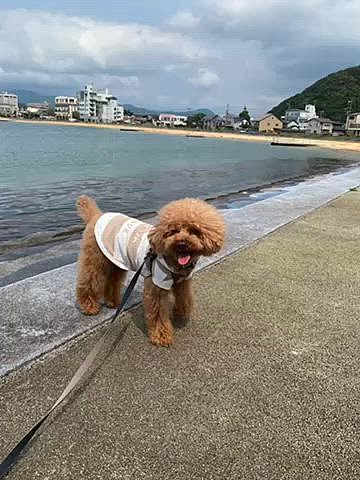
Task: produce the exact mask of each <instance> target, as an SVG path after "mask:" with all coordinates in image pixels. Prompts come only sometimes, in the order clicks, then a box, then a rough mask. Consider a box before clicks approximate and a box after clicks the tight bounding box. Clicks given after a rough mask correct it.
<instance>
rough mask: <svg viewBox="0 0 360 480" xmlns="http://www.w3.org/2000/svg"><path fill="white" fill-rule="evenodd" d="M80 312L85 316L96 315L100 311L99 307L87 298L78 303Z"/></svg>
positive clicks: (98, 304)
mask: <svg viewBox="0 0 360 480" xmlns="http://www.w3.org/2000/svg"><path fill="white" fill-rule="evenodd" d="M79 306H80V309H81V311H82V312H83V313H84V314H85V315H97V314H98V313H99V312H100V310H101V305H100V303H98V302H95V300H93V299H92V298H88V299H87V300H85V301H84V302H81V303H79Z"/></svg>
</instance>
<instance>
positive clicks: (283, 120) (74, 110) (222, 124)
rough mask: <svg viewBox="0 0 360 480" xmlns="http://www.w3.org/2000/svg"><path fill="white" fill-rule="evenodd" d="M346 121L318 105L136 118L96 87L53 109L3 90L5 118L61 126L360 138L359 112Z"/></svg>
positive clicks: (0, 112)
mask: <svg viewBox="0 0 360 480" xmlns="http://www.w3.org/2000/svg"><path fill="white" fill-rule="evenodd" d="M346 113H347V114H346V121H345V122H344V123H343V122H339V121H337V120H333V119H330V118H327V117H326V115H325V112H323V111H321V112H318V111H317V110H316V105H313V104H307V105H304V108H303V109H300V108H290V107H289V108H288V109H287V110H286V111H285V115H282V116H281V117H280V118H278V117H277V116H276V115H274V114H273V113H272V112H268V113H267V114H266V115H264V116H263V117H262V118H259V119H254V118H252V117H251V116H250V113H249V112H248V110H247V108H246V106H245V107H244V108H243V110H242V111H241V112H240V113H239V114H238V115H236V114H233V113H230V111H229V106H228V105H227V106H226V109H225V113H224V114H223V115H221V114H215V113H208V114H205V113H201V112H199V113H196V114H194V115H184V114H176V113H168V112H162V113H158V114H147V113H146V114H135V113H133V112H131V111H129V110H126V109H125V108H124V106H123V105H121V104H119V102H118V99H117V97H116V96H114V95H112V94H111V93H110V92H109V89H108V88H105V89H98V88H96V87H95V86H94V85H92V84H87V85H85V87H84V89H83V90H80V91H79V92H78V93H77V94H76V96H65V95H59V96H56V97H54V102H53V105H51V104H50V103H49V102H47V101H44V102H41V103H26V104H24V103H22V102H21V99H19V97H18V95H16V94H15V93H11V92H7V91H0V117H5V118H20V119H40V120H47V121H62V122H64V121H65V122H90V123H98V124H124V125H142V126H148V127H151V126H154V127H166V128H191V129H197V130H205V131H234V132H239V133H250V132H252V133H263V134H269V133H271V134H298V135H302V136H333V137H338V136H345V135H346V136H359V135H360V113H359V112H350V111H347V112H346Z"/></svg>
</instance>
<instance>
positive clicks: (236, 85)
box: [0, 0, 360, 116]
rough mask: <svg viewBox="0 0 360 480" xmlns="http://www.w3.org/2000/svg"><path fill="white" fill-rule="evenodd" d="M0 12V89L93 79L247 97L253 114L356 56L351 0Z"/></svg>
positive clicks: (216, 98) (170, 96)
mask: <svg viewBox="0 0 360 480" xmlns="http://www.w3.org/2000/svg"><path fill="white" fill-rule="evenodd" d="M154 9H156V6H154ZM168 11H169V9H167V12H168ZM167 15H168V13H167ZM0 16H1V19H2V20H1V28H0V88H6V87H11V86H13V87H15V86H22V87H27V88H34V89H35V90H41V89H44V90H47V91H51V92H52V93H57V92H59V93H62V92H64V91H67V92H71V91H76V90H77V89H78V88H79V86H80V85H82V84H84V83H85V82H87V81H93V82H95V83H96V84H98V85H99V86H105V85H106V86H109V87H110V88H111V89H112V90H113V91H114V93H116V94H117V95H118V96H119V98H120V99H123V101H126V102H137V103H140V104H142V105H148V106H152V107H157V106H161V108H163V107H164V108H165V107H174V108H177V107H179V108H186V107H189V106H194V107H198V106H209V107H211V108H214V109H217V110H222V111H223V109H224V108H225V104H226V103H230V106H231V108H232V109H233V110H234V111H238V110H239V109H240V108H242V106H243V105H244V104H246V105H247V106H248V107H249V108H250V110H251V111H252V112H253V113H254V114H255V115H256V116H258V115H260V114H262V113H264V112H265V111H267V110H268V109H269V108H270V107H271V106H273V104H275V103H277V102H278V101H280V100H281V99H282V98H284V97H286V96H288V95H291V94H294V93H296V92H297V91H299V90H302V89H303V88H305V87H306V86H308V84H309V83H311V82H313V81H315V80H317V79H318V78H320V77H321V76H323V75H325V74H328V73H330V72H331V71H334V70H337V69H339V68H345V67H347V66H351V65H354V64H357V63H358V44H359V41H360V29H359V28H358V18H359V17H360V2H359V1H358V0H342V1H340V0H311V1H310V0H302V2H289V1H281V0H266V2H265V1H263V0H252V1H251V2H250V1H249V0H226V1H224V0H200V3H199V2H195V0H194V1H193V2H190V0H189V2H187V4H186V9H184V10H180V11H176V10H174V11H173V13H172V15H170V16H168V17H167V18H162V17H161V14H160V10H159V15H158V16H159V20H158V24H157V25H154V24H153V25H151V26H150V25H146V24H137V23H129V22H127V23H119V22H117V23H110V22H104V21H100V20H94V19H91V18H85V17H74V16H69V15H65V14H61V13H49V12H45V11H44V12H41V11H30V10H10V11H0ZM154 17H156V15H155V14H154Z"/></svg>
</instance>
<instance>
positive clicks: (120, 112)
mask: <svg viewBox="0 0 360 480" xmlns="http://www.w3.org/2000/svg"><path fill="white" fill-rule="evenodd" d="M77 99H78V108H79V114H80V119H81V120H84V121H85V122H101V123H114V122H120V121H122V120H123V119H124V108H123V106H122V105H118V102H117V98H116V97H114V96H113V95H111V94H110V93H109V90H108V89H107V88H106V89H105V90H97V89H96V88H95V87H94V85H91V84H89V85H85V88H84V90H81V91H80V92H79V93H78V95H77Z"/></svg>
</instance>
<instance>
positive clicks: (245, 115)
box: [239, 106, 251, 124]
mask: <svg viewBox="0 0 360 480" xmlns="http://www.w3.org/2000/svg"><path fill="white" fill-rule="evenodd" d="M239 118H240V119H241V120H246V121H247V122H248V123H249V124H250V121H251V119H250V114H249V112H248V109H247V108H246V106H245V107H244V108H243V111H242V112H240V113H239Z"/></svg>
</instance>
